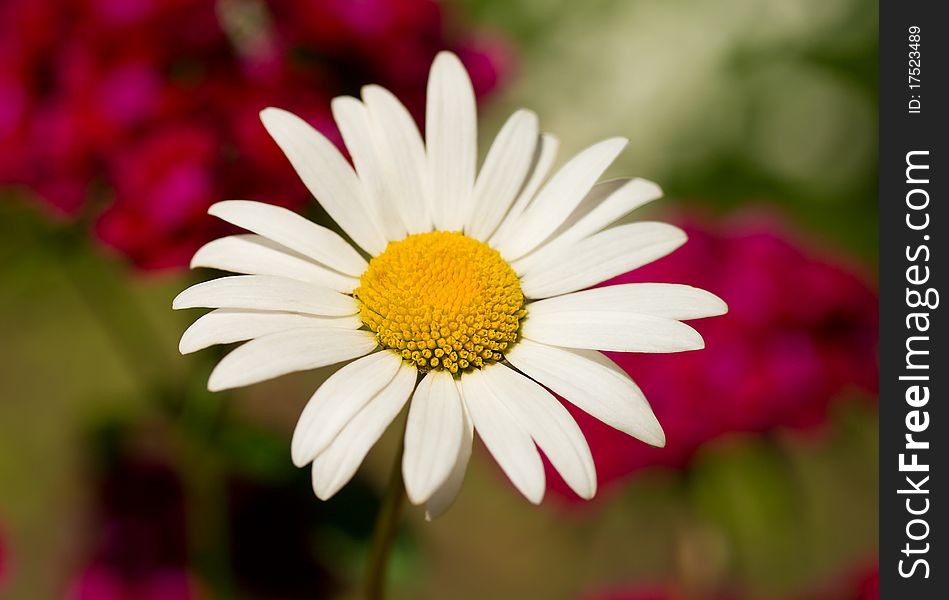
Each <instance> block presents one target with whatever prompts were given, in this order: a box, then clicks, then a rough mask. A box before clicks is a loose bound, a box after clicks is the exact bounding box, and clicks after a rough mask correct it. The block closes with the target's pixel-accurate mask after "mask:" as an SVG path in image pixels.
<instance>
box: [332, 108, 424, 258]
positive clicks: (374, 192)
mask: <svg viewBox="0 0 949 600" xmlns="http://www.w3.org/2000/svg"><path fill="white" fill-rule="evenodd" d="M332 108H333V118H334V119H335V120H336V124H337V125H338V126H339V130H340V132H341V133H342V134H343V140H344V141H345V142H346V148H347V149H348V150H349V154H350V156H352V158H353V164H355V165H356V172H357V173H358V174H359V180H360V182H361V183H362V185H363V189H364V190H365V191H366V201H367V206H368V207H369V208H370V209H371V210H372V212H373V213H374V215H375V219H376V222H377V223H378V225H379V229H380V230H381V231H382V234H383V235H384V236H385V237H386V239H387V240H401V239H402V238H404V237H405V233H406V232H405V225H404V224H403V223H402V217H401V216H400V215H399V208H400V204H399V201H398V199H397V197H396V196H395V193H396V189H395V187H394V186H392V185H391V184H390V181H389V180H390V177H391V175H390V173H389V170H388V168H387V166H386V165H385V164H383V162H382V159H381V155H380V151H379V149H378V148H377V145H378V144H380V143H381V142H380V141H379V140H378V138H379V134H378V132H376V131H374V128H373V123H372V121H371V119H370V117H369V111H368V110H367V109H366V106H365V105H364V104H363V103H362V102H360V101H359V100H357V99H355V98H353V97H351V96H340V97H339V98H334V99H333V103H332Z"/></svg>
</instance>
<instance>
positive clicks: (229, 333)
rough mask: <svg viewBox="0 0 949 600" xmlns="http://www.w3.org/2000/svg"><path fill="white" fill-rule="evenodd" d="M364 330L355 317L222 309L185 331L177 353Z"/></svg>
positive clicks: (201, 319) (205, 316) (199, 320)
mask: <svg viewBox="0 0 949 600" xmlns="http://www.w3.org/2000/svg"><path fill="white" fill-rule="evenodd" d="M361 326H362V321H360V320H359V317H358V316H355V315H354V316H351V317H317V316H313V315H301V314H298V313H289V312H265V311H258V310H237V309H231V308H219V309H217V310H212V311H211V312H209V313H208V314H206V315H204V316H203V317H201V318H200V319H198V320H197V321H195V322H194V323H192V324H191V327H189V328H188V329H186V330H185V332H184V333H183V334H182V336H181V341H180V342H179V343H178V350H179V351H180V352H181V353H182V354H188V353H191V352H196V351H198V350H202V349H204V348H207V347H208V346H214V345H215V344H231V343H234V342H243V341H244V340H250V339H253V338H257V337H262V336H265V335H269V334H271V333H277V332H278V331H286V330H288V329H297V328H300V327H329V328H333V329H359V327H361Z"/></svg>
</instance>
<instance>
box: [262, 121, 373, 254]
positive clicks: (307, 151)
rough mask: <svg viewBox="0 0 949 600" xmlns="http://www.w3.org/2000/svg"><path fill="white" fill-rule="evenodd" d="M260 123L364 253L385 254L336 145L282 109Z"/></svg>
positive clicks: (357, 188) (311, 191)
mask: <svg viewBox="0 0 949 600" xmlns="http://www.w3.org/2000/svg"><path fill="white" fill-rule="evenodd" d="M260 120H261V121H262V122H263V124H264V127H265V128H266V129H267V131H268V132H269V133H270V135H271V137H273V139H274V141H276V142H277V145H278V146H280V148H281V150H283V153H284V154H286V155H287V158H288V159H289V160H290V163H291V164H292V165H293V168H294V169H295V170H296V172H297V174H298V175H299V176H300V179H301V180H303V183H304V185H306V187H307V189H309V190H310V193H311V194H313V196H314V197H316V199H317V200H318V201H319V203H320V204H321V205H322V206H323V208H324V209H326V212H327V213H328V214H329V216H330V217H331V218H332V219H333V220H334V221H336V223H337V224H339V226H340V227H342V229H343V231H345V232H346V233H347V235H349V237H351V238H352V240H353V241H354V242H356V243H357V244H358V245H359V246H360V247H361V248H362V249H363V250H365V251H366V252H368V253H369V254H372V255H376V254H379V253H380V252H382V251H383V250H384V249H385V247H386V239H385V237H383V235H382V233H381V232H380V231H379V229H378V228H377V227H376V225H375V223H374V222H373V219H372V214H371V213H370V212H369V211H368V210H367V208H366V203H367V201H366V199H365V198H364V196H363V189H362V187H361V186H360V185H359V180H358V179H357V178H356V174H355V173H354V172H353V169H352V167H350V166H349V163H348V162H346V159H345V158H343V157H342V155H341V154H340V153H339V151H338V150H337V149H336V147H335V146H334V145H333V143H332V142H330V141H329V140H328V139H326V138H325V137H323V135H322V134H321V133H320V132H318V131H317V130H315V129H313V128H312V127H311V126H310V125H309V123H307V122H306V121H304V120H303V119H301V118H300V117H298V116H296V115H294V114H292V113H289V112H287V111H285V110H281V109H279V108H265V109H264V110H262V111H261V112H260Z"/></svg>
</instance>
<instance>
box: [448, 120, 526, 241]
mask: <svg viewBox="0 0 949 600" xmlns="http://www.w3.org/2000/svg"><path fill="white" fill-rule="evenodd" d="M537 143H538V137H537V115H536V114H534V113H533V112H531V111H529V110H519V111H517V112H516V113H514V114H513V115H511V117H510V118H509V119H508V120H507V122H506V123H505V124H504V126H503V127H502V128H501V131H500V132H499V133H498V135H497V137H496V138H495V139H494V143H493V144H491V148H490V150H488V155H487V156H486V157H485V159H484V165H483V166H482V167H481V171H480V172H479V173H478V179H477V181H475V186H474V192H473V194H474V195H473V201H472V214H471V218H470V220H469V224H468V226H466V228H465V233H467V234H468V235H469V236H471V237H473V238H476V239H479V240H481V241H486V240H487V239H488V238H489V237H491V234H492V233H494V230H495V229H497V227H498V224H499V223H500V222H501V219H503V218H504V215H505V214H506V213H507V212H508V209H509V208H510V207H511V203H512V202H514V199H515V197H516V196H517V194H518V192H520V191H521V188H522V187H524V182H525V180H526V179H527V175H528V173H529V170H530V167H531V163H532V162H533V159H534V151H535V150H536V149H537Z"/></svg>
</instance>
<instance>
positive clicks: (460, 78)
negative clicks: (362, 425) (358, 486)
mask: <svg viewBox="0 0 949 600" xmlns="http://www.w3.org/2000/svg"><path fill="white" fill-rule="evenodd" d="M477 132H478V128H477V108H476V106H475V96H474V89H473V88H472V87H471V79H469V77H468V73H467V72H466V71H465V67H464V65H462V64H461V61H460V60H458V57H457V56H455V55H454V54H452V53H451V52H440V53H439V54H438V56H436V57H435V61H434V62H433V63H432V70H431V73H430V74H429V77H428V96H427V106H426V109H425V145H426V150H427V156H428V167H429V173H430V177H431V182H432V218H433V222H434V225H435V229H440V230H444V231H461V229H462V227H463V226H464V224H465V223H466V222H467V220H468V215H469V214H470V201H471V192H472V189H473V187H474V181H475V161H476V159H477V158H476V157H477V151H478V147H477V142H478V140H477Z"/></svg>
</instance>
